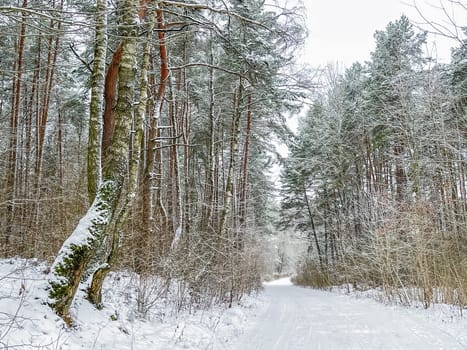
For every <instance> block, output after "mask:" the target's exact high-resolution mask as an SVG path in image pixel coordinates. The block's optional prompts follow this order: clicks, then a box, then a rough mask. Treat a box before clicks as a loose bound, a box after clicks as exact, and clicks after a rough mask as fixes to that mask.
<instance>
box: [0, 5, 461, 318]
mask: <svg viewBox="0 0 467 350" xmlns="http://www.w3.org/2000/svg"><path fill="white" fill-rule="evenodd" d="M454 3H455V4H457V2H454ZM456 6H457V9H458V10H459V11H464V12H465V7H464V6H463V5H462V3H460V2H459V3H458V4H457V5H456ZM303 14H304V10H303V8H302V7H300V6H297V7H288V8H286V7H283V6H280V4H279V3H276V2H270V3H269V2H268V3H265V2H263V1H259V0H248V1H241V0H228V1H227V0H219V1H218V0H209V1H204V2H199V1H180V2H179V1H155V0H152V1H151V0H141V1H136V0H120V1H116V2H113V1H112V2H107V1H105V0H95V1H87V0H80V1H78V0H75V1H64V0H53V1H43V0H21V1H17V2H15V4H11V2H10V1H6V0H3V1H2V0H0V37H1V40H0V47H1V50H2V55H1V56H0V82H1V89H0V125H1V128H0V133H1V138H0V140H1V142H0V152H1V158H0V159H1V160H0V173H1V174H2V178H3V179H5V180H4V181H3V182H2V183H1V188H0V218H1V223H2V230H1V231H0V241H1V245H0V256H1V257H11V256H21V257H26V258H32V257H34V258H40V259H44V260H47V261H49V262H50V263H52V265H51V275H52V276H53V277H51V279H50V293H49V297H50V305H51V306H52V307H53V308H54V309H55V311H56V312H57V313H58V314H59V315H61V316H62V317H63V318H64V319H65V320H66V321H67V322H69V323H71V322H72V320H71V319H70V315H69V312H68V309H69V307H70V305H71V302H72V301H73V298H74V296H75V293H76V290H77V289H78V288H79V287H80V285H82V284H83V283H84V281H88V282H86V283H88V285H87V287H86V288H87V290H88V298H89V300H90V301H91V302H93V303H95V304H96V305H97V306H101V303H102V300H101V297H102V296H101V288H102V283H103V280H104V279H105V277H106V275H107V273H108V272H109V271H111V270H115V269H127V270H131V271H133V272H136V273H138V275H139V276H140V278H141V281H142V282H141V283H143V284H144V281H145V279H147V278H149V277H148V276H154V275H157V276H159V277H160V279H159V280H158V281H159V282H158V283H159V286H160V281H162V280H163V281H165V282H164V283H163V284H162V285H163V286H165V287H167V288H168V286H169V285H172V284H174V283H175V284H177V286H178V290H179V298H178V300H177V303H178V304H179V307H180V308H182V307H184V306H185V305H187V304H192V303H196V304H197V305H204V306H207V305H211V304H212V303H215V302H227V303H230V304H231V303H232V302H235V301H236V300H239V299H241V297H242V295H244V294H245V293H249V292H251V291H253V290H256V289H258V288H260V282H261V276H262V275H264V274H265V271H267V272H273V271H275V272H277V273H281V272H285V271H287V269H288V268H289V269H290V268H291V267H293V266H292V265H293V264H292V260H290V257H288V256H287V253H288V251H289V250H290V249H291V248H290V247H291V244H290V242H287V240H288V239H287V237H289V236H290V234H291V232H292V233H298V234H299V235H301V237H303V240H302V241H301V244H300V247H299V249H301V250H304V251H305V254H304V256H303V258H302V259H301V262H300V265H299V266H298V274H297V277H296V281H297V282H298V283H302V284H308V285H313V286H318V287H327V286H330V285H335V284H342V283H347V284H349V285H353V286H354V287H359V288H366V287H368V286H370V287H382V288H383V290H384V291H385V292H386V295H387V296H388V297H389V298H394V297H395V298H399V299H400V300H401V301H403V302H407V303H410V302H411V301H412V300H422V301H423V302H424V303H425V305H427V306H428V305H430V303H432V302H434V301H443V302H449V303H454V304H459V305H466V304H467V258H466V257H467V254H466V253H467V232H466V228H467V216H466V210H467V202H466V200H467V188H466V184H467V182H466V181H467V178H466V176H467V174H466V170H467V167H466V153H465V152H466V146H467V145H466V141H467V139H466V137H467V129H466V125H467V120H466V118H467V112H466V111H467V109H466V108H467V48H466V43H467V42H466V39H465V35H463V34H462V30H465V28H462V27H461V26H459V27H458V29H459V33H458V36H455V37H454V38H453V39H455V40H457V41H455V43H456V46H455V47H454V48H453V51H452V60H451V63H449V64H440V63H438V62H436V60H435V59H432V58H430V57H426V55H424V54H423V52H424V51H423V47H424V44H425V42H426V33H424V32H422V31H420V30H418V29H417V28H415V27H414V26H413V25H412V24H411V23H410V21H409V20H408V19H407V18H406V17H401V18H400V19H396V20H395V21H393V22H391V23H390V24H388V26H387V27H386V29H385V30H382V31H379V32H377V33H376V34H375V40H376V48H375V50H374V52H372V54H371V59H370V60H369V61H368V62H364V63H355V64H354V65H353V66H352V67H350V68H348V69H346V70H345V72H343V73H342V72H340V71H339V70H338V69H333V68H332V67H328V68H327V69H324V70H323V71H311V70H308V69H304V68H301V67H300V66H298V65H297V64H296V63H295V60H296V58H297V57H298V56H299V55H300V48H301V46H302V45H303V42H304V40H305V37H306V28H305V19H304V17H303ZM304 108H307V110H308V112H307V113H306V115H305V116H302V117H301V119H300V123H299V131H298V132H297V133H296V134H294V133H292V132H291V131H290V129H289V127H288V126H287V122H286V117H285V116H290V115H297V114H299V113H300V111H303V110H304ZM281 142H283V143H285V144H287V145H288V147H289V155H288V157H287V158H286V159H281V157H280V156H279V155H278V154H276V153H277V152H276V146H277V144H279V143H281ZM277 159H279V160H282V161H283V172H282V174H281V183H282V189H281V191H280V194H279V195H278V194H277V191H276V188H275V187H274V184H273V183H272V181H271V180H270V179H269V178H268V176H267V174H268V173H269V172H270V168H271V165H272V164H273V163H274V162H275V161H276V160H277ZM279 200H280V201H281V203H280V205H279ZM271 241H272V242H273V243H272V244H271ZM287 265H288V266H287ZM158 290H159V289H158ZM146 291H148V289H146ZM142 308H143V309H144V305H143V306H142Z"/></svg>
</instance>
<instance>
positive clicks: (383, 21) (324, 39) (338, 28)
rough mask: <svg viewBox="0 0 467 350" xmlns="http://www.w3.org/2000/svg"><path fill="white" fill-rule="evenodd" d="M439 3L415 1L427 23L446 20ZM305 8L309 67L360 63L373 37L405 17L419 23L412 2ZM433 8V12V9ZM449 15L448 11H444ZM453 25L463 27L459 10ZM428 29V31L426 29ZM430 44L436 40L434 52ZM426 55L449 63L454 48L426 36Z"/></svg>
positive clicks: (335, 2)
mask: <svg viewBox="0 0 467 350" xmlns="http://www.w3.org/2000/svg"><path fill="white" fill-rule="evenodd" d="M440 1H443V3H447V0H417V4H418V6H419V8H420V10H421V11H422V13H423V14H424V16H426V17H428V18H429V19H431V20H436V21H439V22H440V23H443V24H444V23H446V22H447V20H448V18H447V17H446V16H444V15H443V13H442V10H441V9H440V8H439V6H440ZM303 2H304V4H305V6H306V7H307V16H308V28H309V31H310V33H309V38H308V44H307V46H306V48H305V51H304V57H303V58H302V61H304V62H307V63H310V64H312V65H313V66H318V65H326V64H327V63H335V62H339V63H342V64H344V66H346V67H348V66H350V65H351V64H352V63H353V62H356V61H359V62H364V61H365V60H368V59H369V58H370V52H371V51H373V50H374V38H373V34H374V33H375V31H376V30H384V29H385V27H386V25H387V24H388V23H389V22H391V21H394V20H397V19H399V18H400V16H401V15H402V14H405V15H406V16H407V17H409V19H410V20H412V21H417V22H421V21H422V19H421V17H420V15H418V14H417V11H416V10H415V9H414V8H413V7H411V6H410V5H408V4H407V3H409V4H413V0H405V1H400V0H303ZM435 6H436V7H437V8H435ZM448 10H450V11H452V9H448ZM452 17H454V18H455V19H456V21H457V23H460V22H461V20H462V22H463V23H462V24H463V25H465V21H466V18H465V17H466V13H465V12H464V11H460V9H459V8H457V9H454V13H452ZM426 29H428V27H426ZM433 40H436V48H437V49H436V50H433V49H434V46H433V45H434V44H433ZM430 41H431V43H430V44H428V45H427V47H426V51H427V53H428V52H431V54H430V56H432V57H438V58H439V59H440V61H442V62H449V57H450V47H452V46H458V45H459V44H458V43H457V42H456V41H454V40H449V39H446V38H444V37H439V36H436V37H435V36H433V35H431V36H430Z"/></svg>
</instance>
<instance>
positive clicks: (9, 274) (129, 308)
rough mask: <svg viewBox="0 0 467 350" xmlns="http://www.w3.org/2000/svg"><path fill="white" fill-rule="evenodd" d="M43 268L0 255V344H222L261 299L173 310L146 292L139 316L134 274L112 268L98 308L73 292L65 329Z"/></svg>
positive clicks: (171, 347) (63, 349)
mask: <svg viewBox="0 0 467 350" xmlns="http://www.w3.org/2000/svg"><path fill="white" fill-rule="evenodd" d="M46 270H47V266H46V265H45V264H43V263H39V262H37V261H32V260H29V261H28V260H20V259H12V260H0V350H4V349H5V350H6V349H15V350H16V349H19V350H23V349H24V350H29V349H43V350H59V349H60V350H78V349H80V350H81V349H85V350H92V349H96V350H110V349H111V350H130V349H133V350H178V349H191V350H202V349H224V348H229V343H230V342H232V341H233V340H234V339H237V338H238V337H239V335H241V334H242V333H243V332H244V329H245V328H247V327H248V325H249V324H250V323H251V320H252V319H254V318H255V313H256V312H257V310H258V308H257V305H258V303H259V304H261V302H259V300H258V298H257V297H249V298H244V299H243V300H242V302H241V305H236V306H235V307H232V308H230V309H229V308H227V307H225V306H224V307H222V306H217V307H214V308H213V309H212V310H209V311H205V310H195V309H193V308H192V309H191V310H186V309H183V310H182V311H180V312H178V311H176V310H175V308H176V305H174V303H173V302H168V301H167V300H165V299H164V297H161V298H159V299H158V300H155V299H156V298H153V297H152V296H150V295H146V298H147V301H148V302H149V303H153V305H152V307H151V308H150V310H149V311H148V313H147V315H146V316H145V317H141V315H140V314H138V313H137V312H136V310H137V300H136V293H135V290H136V289H137V288H136V287H137V286H138V285H139V286H140V287H143V288H140V289H144V285H143V286H141V284H140V283H139V281H138V280H137V279H135V276H131V275H129V274H128V275H125V274H119V275H116V274H113V275H111V276H110V277H109V278H108V279H107V280H106V283H105V285H104V291H103V301H104V304H105V307H104V309H103V310H100V311H99V310H96V309H95V308H94V307H93V306H92V305H91V304H89V303H88V302H87V301H86V300H83V298H82V297H80V298H77V300H80V301H79V302H78V303H77V304H75V305H74V306H73V308H72V313H73V314H74V320H75V322H76V326H75V328H74V329H71V330H70V329H67V328H66V327H65V326H64V323H63V321H62V320H61V319H60V318H58V317H57V316H56V315H55V314H54V313H53V312H52V311H51V309H50V308H49V307H48V305H47V304H46V301H47V291H46V287H47V277H48V275H47V274H46V273H45V272H44V271H46ZM145 288H146V289H147V291H148V292H152V293H153V296H154V295H155V294H156V293H157V292H158V290H157V288H155V287H154V285H152V284H147V285H146V287H145ZM80 293H81V296H82V293H83V291H80ZM140 296H141V295H140ZM172 297H173V295H172Z"/></svg>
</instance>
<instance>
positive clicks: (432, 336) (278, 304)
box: [233, 279, 467, 350]
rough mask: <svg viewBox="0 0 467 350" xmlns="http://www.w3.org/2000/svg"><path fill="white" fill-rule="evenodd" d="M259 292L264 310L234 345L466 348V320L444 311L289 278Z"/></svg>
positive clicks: (267, 348) (279, 349)
mask: <svg viewBox="0 0 467 350" xmlns="http://www.w3.org/2000/svg"><path fill="white" fill-rule="evenodd" d="M264 297H265V299H266V301H267V306H266V308H265V310H264V312H263V313H262V314H261V315H259V316H258V318H257V319H256V324H255V326H254V327H253V328H251V329H250V330H249V331H248V332H247V333H246V334H245V335H244V336H243V337H242V338H241V339H240V341H239V342H238V343H237V344H235V347H234V348H233V349H235V350H237V349H238V350H253V349H254V350H285V349H287V350H315V349H323V350H357V349H358V350H373V349H374V350H385V349H387V350H398V349H400V350H435V349H436V350H441V349H445V350H458V349H459V350H461V349H462V350H466V349H467V327H466V322H465V320H459V319H457V320H455V319H452V316H449V315H447V314H444V316H445V317H444V320H443V319H442V318H440V315H437V316H435V314H434V313H435V309H433V310H417V309H408V308H403V307H395V306H386V305H383V304H380V303H378V302H376V301H373V300H369V299H356V298H355V297H350V296H347V295H342V294H338V293H332V292H325V291H318V290H313V289H308V288H301V287H297V286H293V285H292V284H291V283H290V280H288V279H283V280H279V281H276V282H273V283H270V284H269V285H267V286H266V288H265V295H264ZM448 309H449V308H448ZM448 309H447V310H448ZM447 310H446V311H445V312H447ZM451 312H452V309H451ZM446 320H450V322H449V323H446Z"/></svg>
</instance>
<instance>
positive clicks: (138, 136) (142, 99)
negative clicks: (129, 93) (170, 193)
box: [88, 11, 155, 307]
mask: <svg viewBox="0 0 467 350" xmlns="http://www.w3.org/2000/svg"><path fill="white" fill-rule="evenodd" d="M147 18H148V19H147V36H146V41H145V43H144V49H143V58H142V61H141V68H140V83H139V101H138V104H137V107H136V109H135V118H134V124H133V129H134V130H135V132H134V135H133V138H132V140H131V147H130V149H131V158H130V167H129V176H128V186H127V188H126V191H125V192H126V196H125V197H126V200H125V201H122V202H123V203H122V205H121V208H119V209H118V211H117V212H118V213H117V214H116V215H115V216H114V219H113V220H112V222H111V223H110V226H109V229H108V232H109V234H110V235H111V238H110V239H111V247H110V251H109V253H108V255H107V259H106V263H105V264H103V265H101V266H99V267H98V268H97V269H96V271H95V272H94V274H93V276H92V282H91V285H90V286H89V289H88V299H89V301H90V302H92V303H93V304H94V305H96V306H97V307H100V306H101V303H102V285H103V283H104V280H105V277H106V276H107V274H108V273H109V271H110V269H111V266H112V265H114V264H115V260H116V258H117V257H118V252H119V248H120V242H121V234H120V227H121V225H122V224H123V222H124V221H125V219H126V217H127V215H128V211H129V209H130V208H131V206H132V204H133V201H134V198H135V197H136V190H137V185H138V170H139V169H140V166H139V162H140V154H141V144H142V139H143V121H144V120H145V119H146V118H145V115H146V109H147V103H148V69H149V61H150V57H151V47H152V45H151V44H152V31H153V29H154V24H155V11H148V15H147Z"/></svg>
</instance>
